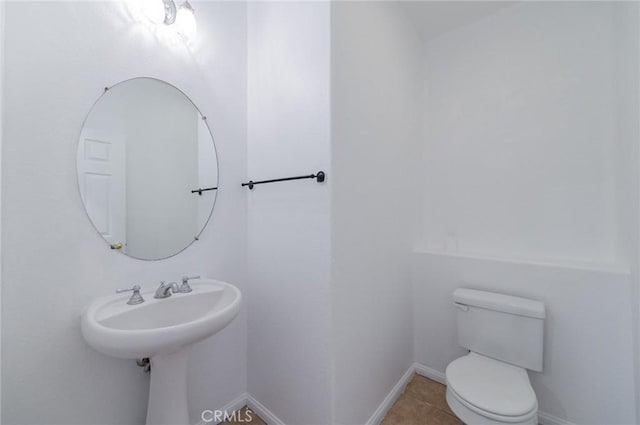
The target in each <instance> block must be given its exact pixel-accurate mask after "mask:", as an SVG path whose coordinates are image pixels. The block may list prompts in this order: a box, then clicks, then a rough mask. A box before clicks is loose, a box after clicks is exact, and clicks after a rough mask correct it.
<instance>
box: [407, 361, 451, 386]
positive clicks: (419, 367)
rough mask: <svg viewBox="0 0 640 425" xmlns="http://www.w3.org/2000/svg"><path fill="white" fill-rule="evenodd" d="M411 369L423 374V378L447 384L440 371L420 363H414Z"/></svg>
mask: <svg viewBox="0 0 640 425" xmlns="http://www.w3.org/2000/svg"><path fill="white" fill-rule="evenodd" d="M413 369H414V370H415V372H416V373H417V374H418V375H420V376H424V377H425V378H429V379H432V380H434V381H436V382H440V383H441V384H442V385H447V377H446V376H445V374H444V373H442V372H440V371H437V370H435V369H432V368H430V367H427V366H425V365H423V364H420V363H414V364H413Z"/></svg>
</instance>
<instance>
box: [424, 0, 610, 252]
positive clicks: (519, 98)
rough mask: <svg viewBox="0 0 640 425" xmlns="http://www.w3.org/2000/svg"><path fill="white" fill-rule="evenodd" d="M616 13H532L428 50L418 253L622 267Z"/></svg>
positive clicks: (587, 8) (518, 8) (566, 6)
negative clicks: (448, 250)
mask: <svg viewBox="0 0 640 425" xmlns="http://www.w3.org/2000/svg"><path fill="white" fill-rule="evenodd" d="M615 7H616V6H615V5H611V4H606V3H588V2H577V3H576V2H571V3H569V2H564V3H563V2H551V3H539V2H531V3H523V4H518V5H515V6H513V7H509V8H505V9H502V10H500V11H498V12H497V13H495V14H493V15H491V16H489V17H487V18H485V19H483V20H480V21H478V22H476V23H474V24H471V25H469V26H467V27H464V28H461V29H459V30H456V31H452V32H450V33H448V34H445V35H443V36H441V37H439V38H436V39H434V40H432V41H430V42H428V43H427V45H426V51H425V63H426V68H427V74H426V85H427V99H428V101H427V104H426V108H425V122H426V132H427V136H426V137H427V139H428V143H427V148H426V154H425V162H424V178H423V182H424V185H423V186H422V187H423V199H424V208H423V215H422V222H421V233H420V235H419V238H418V240H417V246H418V247H420V248H422V249H427V250H432V251H441V250H443V246H444V245H445V244H446V243H445V241H446V240H447V239H448V238H450V239H457V245H458V249H459V250H460V251H461V252H471V253H479V254H483V255H498V256H505V255H507V256H510V257H515V258H539V259H554V260H562V261H586V262H602V263H612V262H616V261H617V260H618V256H619V255H618V254H619V244H618V241H619V232H620V229H619V228H618V227H617V224H616V223H617V212H616V195H615V193H616V187H615V185H616V182H615V162H614V141H615V138H616V123H615V97H614V90H613V84H614V79H615V77H616V73H615V71H616V70H615V69H614V61H613V54H614V52H613V50H614V45H615V40H614V38H613V33H614V21H613V17H612V11H613V9H614V8H615ZM450 245H455V242H454V243H451V244H450Z"/></svg>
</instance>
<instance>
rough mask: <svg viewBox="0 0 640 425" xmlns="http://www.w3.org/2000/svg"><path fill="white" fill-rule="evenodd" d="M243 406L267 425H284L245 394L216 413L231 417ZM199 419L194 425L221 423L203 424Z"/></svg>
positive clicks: (215, 424) (210, 424)
mask: <svg viewBox="0 0 640 425" xmlns="http://www.w3.org/2000/svg"><path fill="white" fill-rule="evenodd" d="M244 406H249V408H250V409H251V410H253V411H254V412H255V413H257V414H258V416H260V417H261V418H262V419H263V420H264V421H265V422H266V423H267V425H284V422H282V421H281V420H280V419H279V418H278V417H277V416H276V415H274V414H273V413H272V412H271V411H270V410H269V409H267V408H266V407H265V406H264V405H263V404H262V403H260V402H259V401H258V400H256V399H255V398H253V397H251V396H250V395H249V394H247V393H243V394H240V395H239V396H238V397H236V398H234V399H233V400H231V401H230V402H229V403H227V404H226V405H225V406H224V407H221V408H220V409H216V411H220V412H227V413H228V414H229V415H231V414H232V413H233V412H235V411H238V410H240V409H242V408H243V407H244ZM198 419H200V421H199V422H197V423H196V425H219V424H220V423H222V422H205V421H204V420H203V419H201V418H198Z"/></svg>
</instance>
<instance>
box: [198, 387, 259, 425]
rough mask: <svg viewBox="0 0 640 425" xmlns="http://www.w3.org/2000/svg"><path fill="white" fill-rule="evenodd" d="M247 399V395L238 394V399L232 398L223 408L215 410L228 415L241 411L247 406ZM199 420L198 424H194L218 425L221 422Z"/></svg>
mask: <svg viewBox="0 0 640 425" xmlns="http://www.w3.org/2000/svg"><path fill="white" fill-rule="evenodd" d="M248 398H249V394H247V393H243V394H240V395H239V396H238V397H236V398H234V399H233V400H231V401H230V402H229V403H227V404H225V405H224V407H221V408H219V409H216V410H217V411H220V412H228V413H229V414H231V413H233V412H235V411H237V410H240V409H242V408H243V407H244V406H246V405H247V399H248ZM198 419H200V421H199V422H197V423H196V425H219V424H220V423H222V422H215V421H214V422H205V421H204V419H202V418H198Z"/></svg>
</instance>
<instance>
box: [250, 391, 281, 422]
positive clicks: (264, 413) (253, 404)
mask: <svg viewBox="0 0 640 425" xmlns="http://www.w3.org/2000/svg"><path fill="white" fill-rule="evenodd" d="M247 405H248V406H249V408H250V409H251V410H253V411H254V412H256V413H257V414H258V416H260V417H261V418H262V420H264V421H265V422H266V423H267V425H284V422H282V421H281V420H280V418H278V417H277V416H276V415H274V414H273V412H271V410H269V409H267V408H266V407H265V406H264V404H262V403H260V402H259V401H258V400H256V399H255V398H253V397H251V395H249V399H248V400H247Z"/></svg>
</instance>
